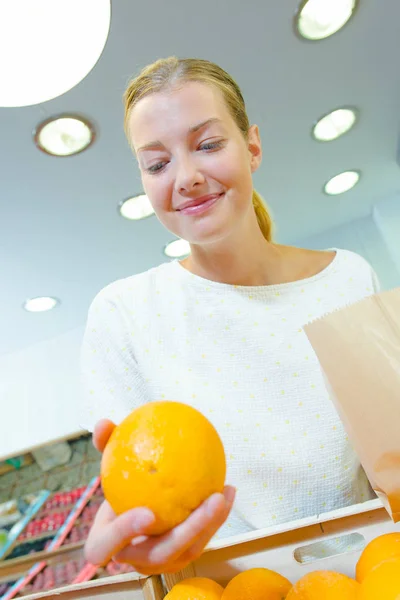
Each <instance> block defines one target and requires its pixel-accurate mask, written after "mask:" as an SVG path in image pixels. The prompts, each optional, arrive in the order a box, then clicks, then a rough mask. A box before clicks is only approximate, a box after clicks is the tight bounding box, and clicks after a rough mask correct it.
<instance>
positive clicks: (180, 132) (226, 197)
mask: <svg viewBox="0 0 400 600" xmlns="http://www.w3.org/2000/svg"><path fill="white" fill-rule="evenodd" d="M128 130H129V134H130V138H131V144H132V146H133V148H134V151H135V153H136V156H137V158H138V162H139V167H140V171H141V176H142V182H143V188H144V191H145V193H146V194H147V196H148V198H149V200H150V202H151V204H152V206H153V208H154V211H155V213H156V215H157V217H158V219H159V220H160V221H161V223H162V224H163V225H164V226H165V227H166V228H167V229H168V230H169V231H171V232H172V233H174V234H175V235H176V236H177V237H180V238H183V239H185V240H187V241H188V242H190V243H193V244H206V243H210V242H215V241H219V240H221V239H222V238H223V237H225V236H226V235H229V233H232V232H233V231H234V229H235V228H237V227H238V226H239V225H240V223H243V219H246V218H251V217H250V216H249V215H250V214H251V213H250V211H251V210H252V200H251V198H252V190H253V183H252V173H253V172H254V171H255V170H256V169H257V168H258V166H259V165H260V162H261V144H260V139H259V135H258V129H257V127H256V126H252V127H251V128H250V131H249V137H248V140H247V141H246V140H245V139H244V137H243V135H242V133H241V132H240V130H239V128H238V127H237V125H236V123H235V121H234V120H233V118H232V117H231V115H230V113H229V111H228V108H227V107H226V105H225V102H224V100H223V97H222V94H221V93H220V92H219V90H217V89H214V88H213V87H211V86H208V85H204V84H201V83H196V82H190V83H186V84H184V85H182V87H180V88H177V89H176V90H173V91H170V92H161V93H156V94H153V95H150V96H147V97H146V98H143V99H142V100H140V101H139V102H138V104H137V105H136V106H135V108H134V109H133V111H132V113H131V115H130V119H129V124H128ZM253 216H254V215H253Z"/></svg>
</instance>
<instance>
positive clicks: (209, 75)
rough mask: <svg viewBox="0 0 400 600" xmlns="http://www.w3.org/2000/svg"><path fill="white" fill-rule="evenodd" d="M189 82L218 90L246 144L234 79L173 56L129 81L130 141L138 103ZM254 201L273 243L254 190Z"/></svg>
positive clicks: (268, 222)
mask: <svg viewBox="0 0 400 600" xmlns="http://www.w3.org/2000/svg"><path fill="white" fill-rule="evenodd" d="M188 81H196V82H199V83H204V84H206V85H210V86H214V87H216V88H218V89H219V90H220V92H221V93H222V95H223V98H224V100H225V102H226V105H227V107H228V110H229V112H230V113H231V115H232V117H233V119H234V120H235V122H236V124H237V126H238V127H239V129H240V131H241V132H242V134H243V136H244V138H245V139H246V140H247V138H248V132H249V127H250V123H249V118H248V116H247V113H246V106H245V102H244V99H243V96H242V92H241V91H240V88H239V86H238V84H237V83H236V82H235V81H234V79H233V78H232V77H231V76H230V75H229V74H228V73H226V71H224V70H223V69H222V68H221V67H219V66H218V65H216V64H214V63H212V62H209V61H207V60H203V59H197V58H184V59H179V58H176V57H174V56H172V57H170V58H164V59H160V60H157V61H156V62H154V63H153V64H151V65H148V66H147V67H145V68H144V69H143V70H142V71H141V73H140V74H139V75H138V76H137V77H135V78H134V79H132V81H130V83H129V85H128V87H127V89H126V91H125V94H124V106H125V117H124V127H125V133H126V135H127V137H128V139H129V135H128V121H129V116H130V114H131V112H132V110H133V108H134V107H135V105H136V104H137V103H138V102H139V100H141V99H142V98H145V97H146V96H149V95H150V94H154V93H156V92H161V91H166V90H172V89H176V88H177V87H179V85H180V84H181V83H186V82H188ZM252 200H253V206H254V210H255V213H256V216H257V221H258V224H259V226H260V229H261V231H262V234H263V236H264V238H265V239H266V240H267V241H268V242H270V241H271V240H272V232H273V222H272V218H271V215H270V213H269V211H268V209H267V207H266V205H265V203H264V201H263V199H262V198H261V196H260V194H259V193H258V192H256V191H255V190H253V197H252Z"/></svg>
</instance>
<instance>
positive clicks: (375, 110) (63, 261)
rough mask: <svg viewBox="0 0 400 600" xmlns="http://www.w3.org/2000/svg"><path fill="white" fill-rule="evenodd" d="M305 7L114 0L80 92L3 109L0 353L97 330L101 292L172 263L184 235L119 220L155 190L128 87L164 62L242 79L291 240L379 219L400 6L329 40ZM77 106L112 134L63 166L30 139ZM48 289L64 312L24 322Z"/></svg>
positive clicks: (396, 79) (371, 12) (388, 189)
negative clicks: (128, 110) (140, 162)
mask: <svg viewBox="0 0 400 600" xmlns="http://www.w3.org/2000/svg"><path fill="white" fill-rule="evenodd" d="M296 7H297V0H285V1H284V2H282V1H276V0H251V1H250V2H249V3H248V4H247V6H246V3H245V2H244V1H243V0H202V1H201V2H194V1H193V0H168V1H166V0H153V1H151V2H134V1H133V0H114V2H113V3H112V25H111V31H110V36H109V39H108V42H107V45H106V48H105V50H104V53H103V55H102V57H101V59H100V60H99V62H98V64H97V65H96V67H95V68H94V69H93V71H92V72H91V73H90V74H89V75H88V77H87V78H86V79H85V80H84V81H83V82H82V83H81V84H79V85H78V86H77V87H75V88H74V89H72V90H71V91H70V92H68V93H67V94H65V95H63V96H61V97H60V98H57V99H56V100H53V101H50V102H47V103H45V104H42V105H39V106H33V107H27V108H16V109H10V108H1V109H0V131H1V137H0V161H1V162H0V165H1V177H0V190H1V195H0V202H1V221H0V269H1V281H2V294H1V296H0V332H1V333H0V353H6V352H13V351H16V350H17V349H21V348H23V347H26V346H29V345H32V344H34V343H36V342H38V341H41V340H45V339H49V338H51V337H54V336H57V335H59V334H62V333H64V332H66V331H68V330H70V329H72V328H74V327H78V326H81V325H83V324H84V322H85V319H86V313H87V308H88V305H89V303H90V301H91V299H92V298H93V297H94V295H95V294H96V292H97V291H98V290H99V289H100V288H102V287H103V286H104V285H106V284H107V283H109V282H110V281H112V280H114V279H117V278H120V277H124V276H128V275H130V274H133V273H136V272H140V271H143V270H145V269H148V268H150V267H152V266H154V265H156V264H159V263H160V262H162V261H164V260H165V259H164V257H163V255H162V248H163V246H164V244H166V243H167V242H168V241H170V240H171V235H170V234H169V233H168V232H167V231H164V230H163V228H162V227H161V225H160V224H159V223H158V221H157V220H156V218H155V217H152V218H150V219H147V220H145V221H142V222H139V223H134V222H129V221H127V220H125V219H123V218H121V217H120V216H119V213H118V211H117V205H118V202H119V201H120V200H121V199H124V198H127V197H128V196H130V195H132V194H135V193H138V192H141V191H142V190H141V184H140V179H139V175H138V169H137V167H136V165H135V162H134V159H133V157H132V156H131V154H130V150H129V148H128V145H127V143H126V141H125V138H124V134H123V128H122V115H123V113H122V101H121V96H122V93H123V90H124V87H125V83H126V82H127V80H128V79H129V77H130V76H131V75H133V74H135V73H137V72H138V70H139V69H140V68H141V67H143V66H144V65H146V64H147V63H149V62H151V61H153V60H155V59H156V58H159V57H162V56H168V55H171V54H176V55H178V56H185V57H188V56H191V57H201V58H207V59H210V60H213V61H215V62H217V63H219V64H220V65H221V66H222V67H224V68H225V69H226V70H228V71H229V72H230V73H231V74H232V75H233V76H234V77H235V78H236V79H237V81H238V82H239V84H240V85H241V87H242V89H243V92H244V96H245V98H246V100H247V105H248V110H249V114H250V118H251V121H252V122H256V123H258V124H259V126H260V128H261V133H262V137H263V142H264V152H265V155H264V163H263V167H262V169H261V171H260V172H259V173H257V175H256V181H255V183H256V187H257V188H258V190H259V191H260V192H261V193H262V194H263V195H264V197H265V198H266V199H267V200H268V202H269V204H270V205H271V207H272V208H273V212H274V214H275V217H276V220H277V224H278V230H279V238H280V239H282V240H285V241H291V240H292V241H293V240H296V241H297V240H299V239H300V240H301V239H302V238H304V237H307V236H309V235H312V234H313V233H316V232H320V231H323V230H326V229H328V228H330V227H332V226H336V225H339V224H342V223H344V222H348V221H351V220H353V219H355V218H359V217H361V216H365V215H367V214H369V213H370V211H371V207H372V205H373V204H374V203H376V202H378V201H379V200H380V199H382V198H384V197H386V196H388V195H391V194H393V193H395V192H397V191H398V190H399V188H400V170H399V167H398V165H397V163H396V152H397V142H398V131H399V127H398V125H399V122H398V121H399V119H398V112H399V106H400V76H399V71H398V56H399V42H398V40H399V23H400V3H399V0H385V2H376V1H374V0H360V7H359V10H358V11H357V14H356V15H355V17H354V18H353V19H352V21H351V22H350V23H349V24H348V25H347V26H346V27H345V28H344V29H343V30H342V31H340V32H339V33H337V34H336V35H334V36H333V37H331V38H329V39H327V40H325V41H323V42H317V43H310V42H306V41H302V40H300V39H298V38H297V37H296V36H295V35H294V33H293V29H292V16H293V14H294V12H295V10H296ZM71 42H73V38H72V39H71ZM27 51H29V49H27ZM0 68H1V66H0ZM0 84H1V83H0ZM343 104H350V105H356V106H358V107H359V108H360V111H361V118H360V122H359V123H358V125H357V126H356V128H355V129H354V130H353V131H352V132H351V133H350V134H348V135H347V136H344V137H343V138H342V139H340V140H338V141H336V142H333V143H331V144H325V145H321V144H318V143H316V142H314V141H313V140H312V139H311V136H310V129H311V125H312V123H313V122H314V121H315V120H316V119H317V118H318V117H319V116H321V115H322V114H324V113H326V112H327V111H329V110H330V109H333V108H336V107H337V106H340V105H343ZM64 111H65V112H78V113H81V114H83V115H84V116H86V117H88V118H89V119H91V120H92V121H93V122H94V123H95V126H96V128H97V129H98V139H97V141H96V143H95V144H94V146H93V147H92V148H90V149H89V150H88V151H86V152H84V153H82V154H80V155H77V156H74V157H69V158H64V159H60V158H54V157H50V156H47V155H45V154H43V153H41V152H40V151H38V150H37V149H36V148H35V146H34V144H33V142H32V135H31V132H32V130H33V128H34V127H35V126H36V124H37V123H38V122H39V121H41V120H43V119H44V118H46V117H49V116H52V115H54V114H57V113H61V112H64ZM353 168H357V169H362V171H363V178H362V181H361V183H360V184H359V185H358V186H357V187H356V188H355V189H354V190H353V191H351V192H349V193H348V194H345V195H343V196H342V197H340V198H328V197H327V196H325V195H324V194H323V193H322V192H321V188H322V185H323V184H324V183H325V181H326V180H327V179H329V178H330V177H331V176H333V175H335V174H337V173H338V172H340V171H342V170H346V169H353ZM39 295H51V296H56V297H57V298H60V299H61V300H62V304H61V306H60V307H59V308H57V309H56V310H54V311H51V312H49V313H44V314H28V313H26V312H24V311H23V310H22V308H21V305H22V303H23V302H24V300H25V299H26V298H27V297H33V296H39Z"/></svg>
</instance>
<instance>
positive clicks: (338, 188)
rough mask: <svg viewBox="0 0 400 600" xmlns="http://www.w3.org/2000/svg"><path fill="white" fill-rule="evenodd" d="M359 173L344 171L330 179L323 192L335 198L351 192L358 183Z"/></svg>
mask: <svg viewBox="0 0 400 600" xmlns="http://www.w3.org/2000/svg"><path fill="white" fill-rule="evenodd" d="M360 176H361V174H360V172H359V171H344V172H343V173H339V175H336V176H335V177H332V179H330V180H329V181H328V182H327V183H326V184H325V186H324V191H325V193H326V194H328V195H329V196H337V195H338V194H344V192H348V191H349V190H351V189H352V188H353V187H354V186H355V185H357V183H358V182H359V181H360Z"/></svg>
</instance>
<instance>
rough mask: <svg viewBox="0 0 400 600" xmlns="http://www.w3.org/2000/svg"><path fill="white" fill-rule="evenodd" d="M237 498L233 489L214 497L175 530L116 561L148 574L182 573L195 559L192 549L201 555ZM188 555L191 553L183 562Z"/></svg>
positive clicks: (125, 551) (124, 552)
mask: <svg viewBox="0 0 400 600" xmlns="http://www.w3.org/2000/svg"><path fill="white" fill-rule="evenodd" d="M234 496H235V490H234V488H231V487H227V488H225V491H224V494H213V495H212V496H211V497H210V498H208V499H207V500H206V501H205V502H204V503H203V504H202V505H201V506H200V507H199V508H198V509H197V510H195V511H194V512H193V513H192V514H191V515H190V516H189V517H188V519H186V521H184V522H183V523H181V524H180V525H178V526H177V527H175V528H174V529H173V530H172V531H170V532H168V533H166V534H164V535H162V536H159V537H149V538H148V539H147V540H146V541H144V542H143V543H140V544H137V545H133V546H132V545H129V546H128V547H126V548H124V549H123V550H122V551H121V552H119V553H118V554H117V555H116V557H115V558H116V560H118V561H120V562H128V563H130V564H132V565H134V566H135V569H136V570H137V571H139V572H140V573H143V574H144V575H147V574H149V573H151V574H156V573H163V572H175V571H178V570H179V569H181V568H183V566H185V565H186V564H188V563H189V562H190V561H191V560H193V558H192V557H193V556H194V553H193V551H190V550H189V549H191V548H192V546H194V547H195V552H196V553H198V554H201V552H202V550H203V548H204V546H205V544H207V542H208V541H209V540H210V539H211V538H212V536H213V535H214V533H215V532H216V531H217V530H218V529H219V528H220V527H221V525H222V524H223V523H224V521H225V520H226V518H227V517H228V515H229V512H230V510H231V508H232V504H233V501H234ZM185 552H188V554H187V556H186V557H185V558H184V559H183V560H182V555H184V553H185ZM196 555H197V554H196Z"/></svg>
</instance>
